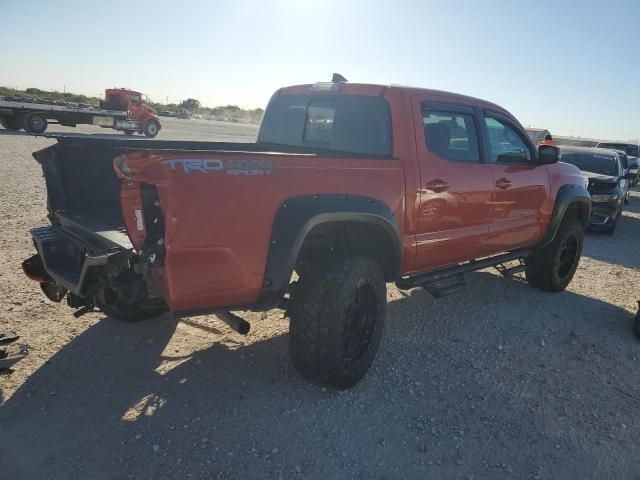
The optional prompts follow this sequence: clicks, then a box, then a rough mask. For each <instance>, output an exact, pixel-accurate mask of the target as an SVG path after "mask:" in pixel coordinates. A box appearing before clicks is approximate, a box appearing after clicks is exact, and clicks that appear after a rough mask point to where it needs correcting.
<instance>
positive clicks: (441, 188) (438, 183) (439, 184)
mask: <svg viewBox="0 0 640 480" xmlns="http://www.w3.org/2000/svg"><path fill="white" fill-rule="evenodd" d="M425 187H426V188H427V189H428V190H431V191H432V192H435V193H440V192H445V191H447V190H449V188H450V187H449V184H448V183H447V182H445V181H444V180H441V179H439V178H436V179H435V180H431V181H430V182H428V183H427V184H426V185H425Z"/></svg>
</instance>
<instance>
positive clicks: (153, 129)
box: [144, 120, 160, 138]
mask: <svg viewBox="0 0 640 480" xmlns="http://www.w3.org/2000/svg"><path fill="white" fill-rule="evenodd" d="M159 131H160V124H159V123H158V122H156V121H155V120H149V121H148V122H147V123H146V125H145V126H144V135H145V136H146V137H150V138H153V137H155V136H156V135H157V134H158V132H159Z"/></svg>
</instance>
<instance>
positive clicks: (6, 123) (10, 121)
mask: <svg viewBox="0 0 640 480" xmlns="http://www.w3.org/2000/svg"><path fill="white" fill-rule="evenodd" d="M0 122H1V123H2V126H3V127H4V128H6V129H7V130H20V129H21V128H22V126H21V125H20V122H19V121H18V119H17V118H15V117H0Z"/></svg>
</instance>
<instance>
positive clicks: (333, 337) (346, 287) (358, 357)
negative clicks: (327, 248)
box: [289, 256, 387, 389]
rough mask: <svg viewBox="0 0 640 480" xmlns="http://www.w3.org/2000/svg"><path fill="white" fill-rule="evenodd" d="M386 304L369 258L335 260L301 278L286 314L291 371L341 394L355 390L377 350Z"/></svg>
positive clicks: (380, 277) (381, 278)
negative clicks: (288, 317) (292, 368)
mask: <svg viewBox="0 0 640 480" xmlns="http://www.w3.org/2000/svg"><path fill="white" fill-rule="evenodd" d="M386 304H387V286H386V283H385V278H384V273H383V271H382V268H381V267H380V265H379V264H378V263H377V262H376V261H375V260H373V259H372V258H369V257H365V256H353V257H337V258H333V259H328V260H327V261H326V262H324V266H317V267H315V268H313V269H311V270H310V271H308V272H305V274H304V275H303V276H302V277H301V278H300V279H299V281H298V283H297V287H296V289H295V292H294V294H293V295H292V301H291V308H290V310H289V316H290V318H291V323H290V326H289V350H290V353H291V358H292V361H293V365H294V366H295V368H296V369H297V370H298V371H299V372H300V373H301V374H302V375H303V376H304V377H306V378H308V379H310V380H312V381H315V382H318V383H325V384H328V385H332V386H335V387H337V388H341V389H342V388H349V387H351V386H353V385H355V384H356V383H357V382H358V381H360V380H361V379H362V377H363V376H364V375H365V374H366V372H367V370H369V367H370V366H371V363H372V362H373V358H374V357H375V354H376V352H377V350H378V346H379V344H380V339H381V337H382V331H383V328H384V319H385V315H386ZM358 313H360V318H361V319H362V320H360V321H358V320H357V318H358ZM356 325H357V326H356ZM354 330H356V331H358V332H359V333H356V334H353V333H352V332H353V331H354ZM349 333H351V334H349ZM354 339H357V340H358V341H357V342H355V341H350V340H354Z"/></svg>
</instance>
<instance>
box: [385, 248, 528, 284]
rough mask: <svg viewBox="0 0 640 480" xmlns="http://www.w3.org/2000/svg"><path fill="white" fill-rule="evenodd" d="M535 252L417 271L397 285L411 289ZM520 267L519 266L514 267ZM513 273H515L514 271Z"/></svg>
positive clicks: (516, 252)
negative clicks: (430, 270) (428, 270)
mask: <svg viewBox="0 0 640 480" xmlns="http://www.w3.org/2000/svg"><path fill="white" fill-rule="evenodd" d="M531 253H533V250H530V249H522V250H516V251H513V252H509V253H503V254H502V255H496V256H494V257H488V258H481V259H480V260H471V261H469V262H466V263H461V264H460V265H455V266H453V267H449V268H445V269H443V270H436V271H433V272H425V273H417V274H415V275H412V276H410V277H404V278H400V279H398V280H397V281H396V287H398V288H399V289H401V290H409V289H411V288H415V287H420V286H424V285H426V284H430V283H434V282H439V281H442V280H445V279H448V278H451V277H457V276H458V275H460V274H463V273H469V272H475V271H476V270H482V269H483V268H489V267H495V266H496V265H501V264H504V263H507V262H512V261H514V260H522V259H524V258H527V257H528V256H529V255H531ZM513 268H519V267H513ZM512 273H515V271H513V272H512Z"/></svg>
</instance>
